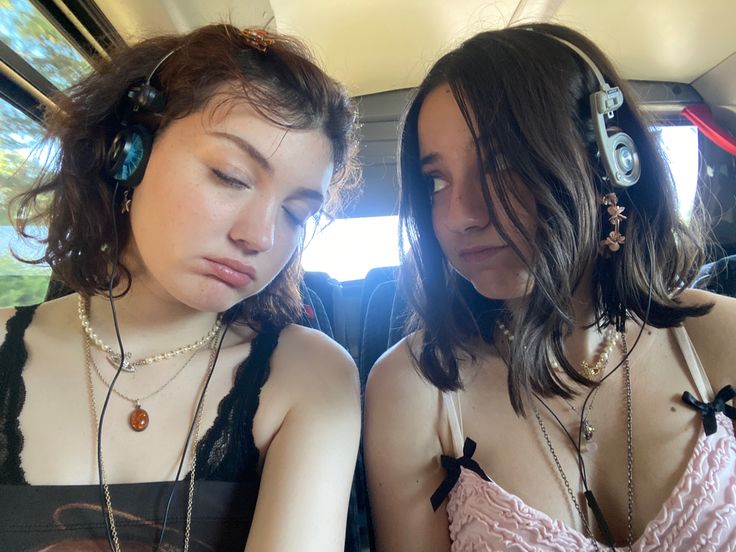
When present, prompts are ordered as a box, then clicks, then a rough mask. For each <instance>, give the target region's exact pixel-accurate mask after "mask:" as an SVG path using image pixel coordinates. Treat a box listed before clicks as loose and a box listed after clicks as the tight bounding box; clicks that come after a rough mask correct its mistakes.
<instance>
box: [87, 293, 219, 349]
mask: <svg viewBox="0 0 736 552" xmlns="http://www.w3.org/2000/svg"><path fill="white" fill-rule="evenodd" d="M120 291H121V290H119V289H118V290H115V292H114V293H115V294H117V293H119V292H120ZM113 301H114V304H115V311H116V315H117V321H118V327H119V329H120V336H121V338H122V341H123V345H124V348H125V349H126V351H130V352H132V353H133V356H134V357H135V358H139V357H143V356H148V355H153V354H158V353H160V352H162V351H165V350H169V349H174V348H177V347H180V346H182V345H187V344H189V343H193V342H196V341H197V340H199V339H201V338H202V337H203V336H205V335H207V333H208V332H210V331H211V330H212V328H213V326H214V325H215V322H216V320H217V317H218V313H212V312H202V311H198V310H196V309H192V308H191V307H188V306H187V305H184V304H182V303H180V302H176V301H174V300H172V299H169V300H166V299H163V298H161V297H159V296H157V294H155V293H153V292H152V291H151V290H150V289H148V288H147V287H146V286H145V285H141V284H134V285H132V286H131V288H130V290H129V291H128V293H126V294H125V295H124V296H122V297H118V298H115V299H114V300H113ZM88 316H89V320H90V325H91V327H92V329H93V331H94V332H95V333H96V334H97V336H98V337H99V338H100V339H101V340H102V341H103V342H104V343H105V344H106V345H108V346H110V347H112V348H113V349H114V350H118V343H117V336H116V331H115V325H114V322H113V315H112V308H111V305H110V301H109V299H108V297H107V295H96V296H94V297H92V298H90V306H89V313H88Z"/></svg>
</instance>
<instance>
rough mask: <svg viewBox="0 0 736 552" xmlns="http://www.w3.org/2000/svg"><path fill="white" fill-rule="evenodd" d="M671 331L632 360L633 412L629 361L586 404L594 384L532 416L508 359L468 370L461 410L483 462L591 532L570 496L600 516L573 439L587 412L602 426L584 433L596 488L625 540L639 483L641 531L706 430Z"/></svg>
mask: <svg viewBox="0 0 736 552" xmlns="http://www.w3.org/2000/svg"><path fill="white" fill-rule="evenodd" d="M663 337H664V339H663V340H661V341H658V342H653V343H652V344H650V346H649V348H648V349H646V350H642V351H640V354H639V355H637V356H634V355H632V357H631V362H630V370H631V372H630V373H631V385H630V390H631V391H630V399H631V408H630V409H629V408H627V395H628V394H629V393H628V391H627V386H626V382H625V378H624V369H623V368H624V367H623V366H622V367H621V369H619V370H617V371H616V372H615V373H614V374H613V375H612V376H611V377H610V378H609V379H608V380H606V382H605V383H604V384H602V385H601V387H600V388H599V390H598V391H597V392H594V393H593V394H592V395H591V399H589V401H588V404H587V405H586V406H585V409H583V397H585V395H587V390H582V389H581V392H582V395H581V397H578V398H572V399H570V400H569V401H565V400H563V399H560V398H559V397H555V398H550V399H545V400H544V404H543V403H542V402H539V401H536V400H535V401H533V402H532V403H527V415H526V417H520V416H517V415H516V414H515V413H514V411H513V409H512V408H511V405H510V402H509V399H508V391H507V387H506V373H505V370H504V366H503V365H501V364H500V363H499V364H498V365H496V366H495V367H494V366H493V364H491V365H489V366H488V367H486V369H479V370H474V371H472V372H470V373H468V374H467V378H468V382H469V383H466V391H465V392H463V394H462V397H461V405H462V406H461V410H462V418H463V425H464V433H465V435H466V436H468V437H471V438H473V439H474V440H475V441H476V442H477V443H478V449H477V451H476V454H475V456H474V458H475V460H476V461H477V462H478V463H479V464H480V466H481V467H482V468H483V469H484V470H485V471H486V473H487V474H488V476H489V477H490V478H491V479H493V480H494V481H495V482H496V483H497V484H498V485H499V486H500V487H501V488H502V489H504V490H505V491H508V492H509V493H512V494H513V495H516V496H517V497H519V498H520V499H521V500H522V501H523V502H524V503H526V504H527V505H529V506H531V507H532V508H535V509H537V510H539V511H541V512H544V513H545V514H547V515H549V516H550V517H552V518H553V519H558V520H560V521H562V522H563V523H565V524H566V525H568V526H569V527H572V528H575V529H577V530H579V531H582V530H583V522H582V520H581V516H580V513H579V512H578V511H577V509H576V507H575V505H574V502H573V500H572V499H571V496H570V495H572V496H573V497H574V498H575V499H576V500H577V502H578V505H579V507H580V509H581V510H582V513H583V517H586V518H587V519H588V520H589V522H592V516H591V513H590V512H589V511H588V508H587V507H586V506H585V501H584V499H583V497H582V492H583V490H584V485H583V483H582V476H581V472H582V470H581V469H580V468H579V467H578V457H577V452H576V449H575V447H574V446H573V444H572V443H571V441H575V442H577V441H578V439H579V427H580V419H581V414H582V413H583V412H584V414H583V415H582V417H583V418H584V419H585V420H586V422H587V423H588V424H590V425H591V426H592V427H594V429H595V431H594V434H593V438H592V440H591V441H586V440H585V437H584V436H583V437H580V441H581V443H582V445H583V447H582V450H583V452H582V454H581V456H582V460H583V469H584V473H585V475H586V477H587V483H588V488H589V489H591V490H592V491H593V492H594V494H595V496H596V499H597V501H598V502H599V504H600V506H601V509H602V510H603V512H604V515H605V518H606V521H607V522H608V524H609V525H610V526H611V528H612V531H613V533H614V536H616V537H617V538H618V540H619V541H625V537H626V533H627V524H628V522H627V511H628V492H629V489H631V490H632V491H633V493H634V495H635V502H634V517H633V519H632V530H633V534H634V536H635V537H636V536H637V535H639V534H641V532H642V531H643V530H644V527H645V526H646V525H647V523H648V522H649V521H651V519H653V518H654V517H656V516H657V514H658V513H659V512H660V509H661V507H662V505H663V503H665V501H666V500H667V499H668V498H669V496H670V494H671V493H672V491H673V489H674V487H675V486H676V484H677V483H678V481H679V480H680V478H681V477H682V475H683V473H684V472H685V469H686V468H687V466H688V462H689V460H690V458H691V457H692V453H693V449H694V447H695V445H696V442H697V438H698V435H699V434H700V432H702V426H701V420H700V416H699V414H697V413H696V412H695V411H693V410H691V409H689V408H688V407H686V406H685V405H684V404H683V403H682V402H681V400H680V396H681V394H682V392H683V391H685V390H690V391H692V392H694V390H693V384H692V382H691V381H690V376H689V372H688V370H687V367H686V366H685V365H684V362H683V360H682V357H681V355H680V354H679V352H678V349H677V346H676V345H674V346H673V344H672V343H671V341H670V340H669V339H668V338H667V337H666V335H665V336H663ZM494 368H495V369H494ZM591 401H592V407H591V406H590V405H591ZM545 404H546V406H547V407H549V409H550V410H551V411H552V412H550V411H549V410H547V408H545ZM535 409H536V411H537V412H538V414H539V417H538V419H537V415H536V414H535V412H534V410H535ZM628 412H630V413H631V421H630V422H628V421H627V418H628V416H627V413H628ZM552 413H554V416H553V415H552ZM555 416H556V417H557V418H558V419H559V421H557V420H556V419H555ZM563 427H564V430H563ZM565 430H566V431H567V433H566V432H565ZM568 434H569V436H568ZM629 435H630V436H631V447H629V446H628V445H627V438H628V436H629ZM629 453H631V457H632V461H631V463H629V461H628V456H629ZM563 475H564V477H563ZM565 480H566V481H567V482H565ZM629 482H630V483H629Z"/></svg>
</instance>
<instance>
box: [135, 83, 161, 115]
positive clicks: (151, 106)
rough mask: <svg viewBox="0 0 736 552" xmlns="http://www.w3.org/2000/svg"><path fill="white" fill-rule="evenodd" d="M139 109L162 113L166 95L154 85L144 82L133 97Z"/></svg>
mask: <svg viewBox="0 0 736 552" xmlns="http://www.w3.org/2000/svg"><path fill="white" fill-rule="evenodd" d="M133 101H134V102H135V104H136V106H137V109H142V110H144V111H148V112H149V113H161V112H162V111H163V110H164V106H165V104H166V102H165V100H164V95H163V94H162V93H161V92H160V91H159V90H158V89H157V88H155V87H154V86H152V85H151V84H148V83H144V84H142V85H141V86H140V88H138V89H137V90H136V91H135V97H134V98H133Z"/></svg>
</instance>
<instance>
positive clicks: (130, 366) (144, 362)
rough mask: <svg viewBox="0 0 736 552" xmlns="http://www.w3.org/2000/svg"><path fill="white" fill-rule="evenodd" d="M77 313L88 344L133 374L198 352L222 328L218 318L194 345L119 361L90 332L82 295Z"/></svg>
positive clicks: (115, 364) (117, 357)
mask: <svg viewBox="0 0 736 552" xmlns="http://www.w3.org/2000/svg"><path fill="white" fill-rule="evenodd" d="M78 312H79V321H80V322H81V323H82V328H83V329H84V333H85V334H87V337H88V338H89V340H90V342H91V343H92V344H93V345H94V346H95V347H97V348H98V349H99V350H101V351H102V352H104V353H105V357H106V358H107V361H108V362H109V363H110V364H111V365H112V366H114V367H115V368H117V367H118V366H120V362H121V360H122V363H123V366H122V370H123V371H124V372H129V373H133V372H135V369H136V368H137V367H138V366H148V365H150V364H153V363H154V362H160V361H162V360H167V359H170V358H173V357H175V356H178V355H181V354H184V353H188V352H189V351H198V350H199V349H201V348H202V347H204V346H205V345H207V344H208V343H209V342H210V341H212V339H213V338H214V337H215V336H216V335H217V333H218V332H219V331H220V328H221V327H222V317H221V316H218V317H217V320H215V325H214V326H212V329H211V330H210V331H209V333H207V335H205V336H204V337H203V338H201V339H199V340H197V341H195V342H194V343H191V344H189V345H184V346H183V347H178V348H177V349H172V350H171V351H167V352H165V353H159V354H157V355H152V356H149V357H146V358H142V359H139V360H135V361H131V358H132V353H130V352H126V353H125V358H124V359H121V358H120V353H118V352H117V351H115V349H113V348H112V347H110V346H109V345H106V344H105V343H104V342H103V341H102V340H101V339H100V338H99V336H98V335H97V334H96V333H95V332H94V330H92V325H91V324H90V321H89V297H83V296H82V295H80V296H79V305H78Z"/></svg>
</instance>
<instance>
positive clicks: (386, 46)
mask: <svg viewBox="0 0 736 552" xmlns="http://www.w3.org/2000/svg"><path fill="white" fill-rule="evenodd" d="M96 3H97V5H98V6H99V7H100V9H101V10H102V11H103V12H104V13H105V15H106V16H107V17H108V19H110V21H111V22H112V24H113V25H114V26H115V28H116V29H117V30H118V32H119V33H120V34H121V35H122V36H123V38H125V39H126V40H127V41H129V42H135V41H137V40H139V39H141V38H143V37H146V36H151V35H154V34H159V33H162V32H184V31H188V30H190V29H193V28H195V27H198V26H200V25H204V24H206V23H210V22H213V21H231V22H233V23H234V24H236V25H239V26H264V25H268V27H269V28H273V29H276V30H278V31H281V32H286V33H292V34H296V35H297V36H299V37H301V38H303V39H304V40H305V41H306V42H307V43H308V44H309V45H310V46H311V47H312V49H313V50H314V52H315V53H316V55H317V57H318V59H319V60H320V61H321V63H322V64H323V66H324V67H325V68H326V69H327V71H328V72H329V73H330V74H331V75H333V76H334V77H336V78H337V79H339V80H341V81H342V82H344V83H345V84H346V85H347V86H348V89H349V90H350V92H351V93H352V94H354V95H364V94H371V93H375V92H383V91H387V90H397V89H402V88H410V87H413V86H415V85H416V84H417V83H418V82H419V81H420V80H421V78H422V76H423V74H424V73H425V72H426V70H427V68H428V67H429V65H430V64H431V63H432V62H433V61H434V60H435V59H437V58H438V57H439V55H441V54H442V53H443V52H444V51H446V50H447V49H449V48H451V47H453V46H455V45H457V44H458V43H459V42H461V41H462V40H463V39H465V38H467V37H469V36H471V35H473V34H475V33H476V32H478V31H481V30H484V29H493V28H499V27H504V26H506V25H508V24H514V23H524V22H531V21H539V20H544V21H551V22H556V23H562V24H565V25H568V26H571V27H573V28H575V29H578V30H580V31H582V32H583V33H584V34H586V35H587V36H588V37H589V38H591V39H592V40H593V41H594V42H596V43H597V44H598V45H599V46H600V47H601V48H602V49H603V50H604V51H605V52H606V53H607V54H608V55H609V56H611V57H612V58H613V60H614V62H615V63H616V64H617V66H618V67H619V69H620V70H621V71H622V73H623V75H624V76H625V77H626V78H629V79H643V80H658V81H673V82H681V83H692V82H693V81H695V80H696V79H697V78H698V77H700V76H701V75H704V74H705V73H707V72H708V71H710V70H711V69H713V68H714V67H716V66H717V65H718V64H720V63H721V62H723V61H724V60H726V59H727V58H729V57H730V56H733V55H734V53H735V52H736V33H735V32H734V24H733V22H734V21H736V2H734V1H733V0H708V1H695V0H645V1H642V0H618V1H617V2H603V1H602V0H601V1H598V0H539V1H528V0H521V1H519V0H493V1H489V0H454V1H451V2H450V1H447V0H271V1H268V0H249V1H247V2H245V1H243V0H238V1H232V0H208V1H207V2H202V1H201V0H126V2H119V1H118V0H97V2H96Z"/></svg>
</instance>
